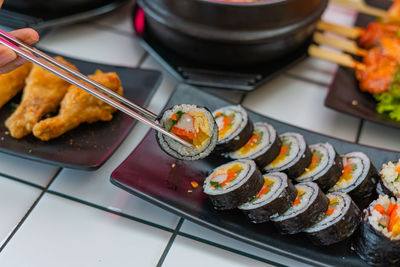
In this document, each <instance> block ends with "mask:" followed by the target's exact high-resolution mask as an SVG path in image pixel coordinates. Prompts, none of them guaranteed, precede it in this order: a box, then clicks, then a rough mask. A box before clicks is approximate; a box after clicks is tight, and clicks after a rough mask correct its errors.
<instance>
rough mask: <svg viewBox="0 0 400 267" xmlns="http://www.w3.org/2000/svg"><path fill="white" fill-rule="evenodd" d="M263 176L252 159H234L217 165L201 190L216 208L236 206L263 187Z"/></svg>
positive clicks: (222, 208) (224, 208) (225, 208)
mask: <svg viewBox="0 0 400 267" xmlns="http://www.w3.org/2000/svg"><path fill="white" fill-rule="evenodd" d="M263 185H264V178H263V177H262V175H261V172H260V170H258V169H257V166H256V164H255V163H254V161H252V160H236V161H232V162H229V163H226V164H224V165H222V166H219V167H217V168H216V169H215V170H214V171H213V172H212V173H211V174H210V175H209V176H208V177H207V178H206V179H205V180H204V186H203V190H204V193H205V194H206V195H207V196H208V197H209V198H210V200H211V202H212V204H213V206H214V208H215V209H217V210H228V209H234V208H237V207H238V206H239V205H242V204H243V203H246V202H248V201H249V200H250V199H251V198H252V197H253V196H255V195H256V194H257V193H258V192H259V191H260V190H261V188H262V187H263Z"/></svg>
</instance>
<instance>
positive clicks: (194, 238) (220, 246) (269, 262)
mask: <svg viewBox="0 0 400 267" xmlns="http://www.w3.org/2000/svg"><path fill="white" fill-rule="evenodd" d="M178 235H180V236H183V237H186V238H189V239H192V240H194V241H197V242H201V243H204V244H207V245H211V246H214V247H217V248H220V249H223V250H227V251H229V252H232V253H235V254H238V255H241V256H245V257H247V258H251V259H253V260H257V261H261V262H264V263H267V264H271V265H274V266H277V267H288V266H287V265H283V264H280V263H277V262H274V261H272V260H268V259H265V258H261V257H258V256H256V255H253V254H250V253H247V252H243V251H241V250H237V249H234V248H231V247H228V246H224V245H221V244H218V243H215V242H213V241H210V240H207V239H203V238H201V237H197V236H194V235H191V234H187V233H184V232H180V231H179V232H178Z"/></svg>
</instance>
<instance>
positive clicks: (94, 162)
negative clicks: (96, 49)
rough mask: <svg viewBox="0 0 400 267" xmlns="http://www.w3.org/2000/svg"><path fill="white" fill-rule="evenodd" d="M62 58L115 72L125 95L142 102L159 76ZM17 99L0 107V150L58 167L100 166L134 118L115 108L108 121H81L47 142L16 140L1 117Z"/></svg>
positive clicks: (82, 66)
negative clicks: (71, 128) (76, 125)
mask: <svg viewBox="0 0 400 267" xmlns="http://www.w3.org/2000/svg"><path fill="white" fill-rule="evenodd" d="M64 58H65V59H66V60H68V61H69V62H71V63H72V64H74V65H75V66H77V67H78V69H79V70H80V71H81V72H82V73H83V74H86V75H87V74H92V73H94V71H96V70H97V69H100V70H102V71H104V72H116V73H117V74H118V75H119V77H120V79H121V82H122V87H123V88H124V96H125V97H126V98H127V99H129V100H131V101H133V102H135V103H136V104H138V105H141V106H145V105H147V104H148V103H149V101H150V99H151V97H152V95H153V93H154V92H155V91H156V89H157V87H158V85H159V82H160V78H161V74H160V73H159V72H157V71H151V70H142V69H135V68H128V67H115V66H110V65H104V64H98V63H91V62H85V61H81V60H77V59H73V58H68V57H64ZM19 99H20V95H19V96H16V97H15V98H14V99H12V100H11V101H10V102H9V103H8V104H7V105H5V106H3V107H2V108H1V109H0V122H1V124H0V152H4V153H8V154H11V155H15V156H19V157H22V158H26V159H32V160H36V161H40V162H44V163H48V164H53V165H57V166H60V167H67V168H74V169H84V170H94V169H97V168H99V167H100V166H101V165H102V164H103V163H104V162H105V160H106V159H107V158H108V157H110V156H111V154H112V153H113V152H114V150H115V149H117V147H118V146H119V144H120V143H121V142H122V141H123V140H124V138H125V137H126V135H127V134H128V133H129V131H130V130H131V129H132V127H133V125H134V124H135V122H136V120H135V119H133V118H131V117H129V116H128V115H125V114H123V113H122V112H121V111H117V112H115V113H114V118H113V119H112V120H111V121H109V122H96V123H93V124H81V125H80V126H78V127H77V128H75V129H73V130H71V131H69V132H67V133H65V134H64V135H62V136H60V137H59V138H56V139H53V140H50V141H47V142H44V141H40V140H39V139H37V138H35V137H34V136H33V135H28V136H26V137H24V138H22V139H19V140H17V139H14V138H12V137H11V136H10V135H9V132H8V130H7V128H6V127H5V125H4V121H5V120H6V119H7V118H8V117H9V116H10V114H11V113H12V111H13V110H14V109H15V104H17V103H19Z"/></svg>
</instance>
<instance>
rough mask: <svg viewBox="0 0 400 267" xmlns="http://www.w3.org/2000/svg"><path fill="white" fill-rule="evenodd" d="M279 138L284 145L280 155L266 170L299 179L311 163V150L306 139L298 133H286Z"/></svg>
mask: <svg viewBox="0 0 400 267" xmlns="http://www.w3.org/2000/svg"><path fill="white" fill-rule="evenodd" d="M279 138H280V139H281V143H282V146H281V149H280V152H279V155H278V156H277V157H276V158H275V159H274V160H273V161H272V162H271V163H270V164H268V165H267V166H265V168H264V170H265V171H267V172H284V173H286V174H287V175H288V176H289V177H290V178H296V177H299V176H300V175H301V174H302V173H304V171H305V169H306V168H307V167H308V166H309V165H310V163H311V159H312V153H311V150H310V148H309V147H308V146H307V143H306V141H305V139H304V137H303V136H302V135H301V134H298V133H284V134H281V135H280V136H279Z"/></svg>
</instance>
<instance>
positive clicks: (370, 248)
mask: <svg viewBox="0 0 400 267" xmlns="http://www.w3.org/2000/svg"><path fill="white" fill-rule="evenodd" d="M388 201H390V202H391V203H392V204H395V202H396V201H395V200H394V198H391V199H390V198H389V197H388V196H380V197H379V199H378V200H376V201H374V202H372V203H371V205H370V206H369V207H368V208H367V209H365V210H364V212H363V215H362V220H361V225H360V227H359V229H358V230H357V232H356V236H355V239H354V242H353V247H354V249H355V251H356V253H357V254H358V256H360V258H361V259H363V260H364V261H365V262H367V263H368V264H370V265H373V266H400V236H399V235H398V234H397V235H395V236H393V235H392V233H393V231H394V227H393V229H392V232H388V229H389V226H386V225H383V226H384V227H382V225H380V222H379V219H377V218H379V213H378V216H376V215H377V211H376V206H377V204H380V205H381V206H383V207H384V206H385V203H384V202H388ZM395 207H396V209H397V212H399V209H398V206H397V205H396V204H395ZM393 210H394V209H393ZM383 212H387V208H386V211H385V210H383ZM397 228H398V227H397ZM397 230H398V229H397Z"/></svg>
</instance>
